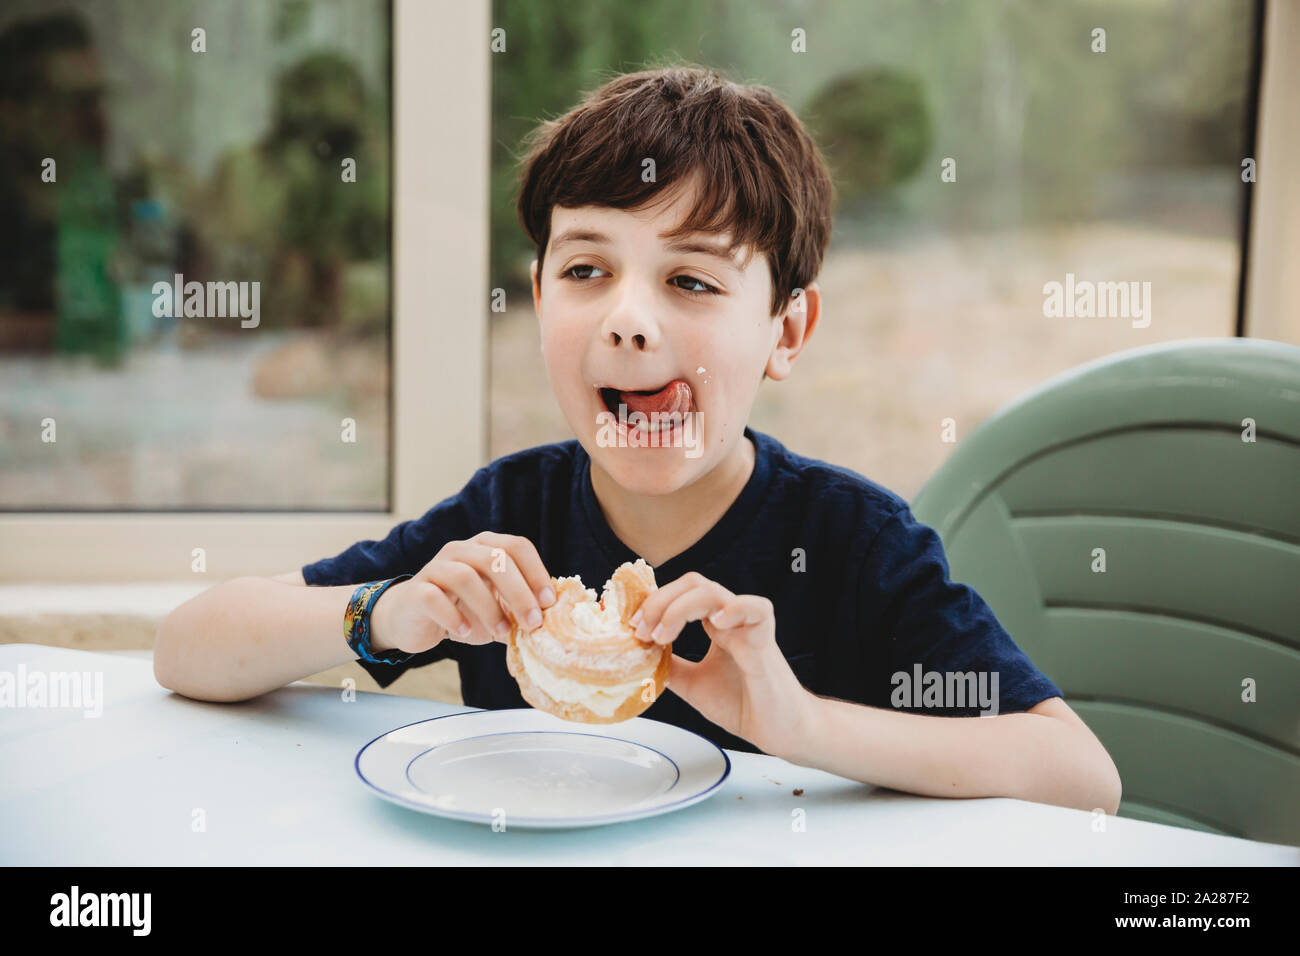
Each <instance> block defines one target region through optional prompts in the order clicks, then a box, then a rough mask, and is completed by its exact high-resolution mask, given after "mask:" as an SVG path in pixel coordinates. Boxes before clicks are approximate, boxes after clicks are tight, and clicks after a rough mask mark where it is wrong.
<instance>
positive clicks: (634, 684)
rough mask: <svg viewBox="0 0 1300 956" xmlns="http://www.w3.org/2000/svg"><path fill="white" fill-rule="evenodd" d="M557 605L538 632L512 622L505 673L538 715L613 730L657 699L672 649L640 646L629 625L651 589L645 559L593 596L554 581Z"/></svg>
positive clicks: (571, 583)
mask: <svg viewBox="0 0 1300 956" xmlns="http://www.w3.org/2000/svg"><path fill="white" fill-rule="evenodd" d="M551 587H552V589H553V590H554V591H555V603H554V604H552V605H551V606H550V607H548V608H543V609H542V623H541V626H540V627H537V628H535V629H533V630H529V629H528V628H526V627H520V626H519V624H518V622H517V621H515V619H514V615H513V614H511V613H510V612H509V611H508V610H507V611H506V617H507V618H508V619H509V621H510V623H511V631H510V638H509V645H508V646H507V649H506V667H507V668H508V669H509V671H510V675H511V676H512V677H514V679H515V680H516V681H517V682H518V683H519V693H520V694H522V695H523V698H524V700H526V701H528V703H529V704H531V705H532V706H533V707H536V708H537V709H538V710H544V711H546V712H547V713H551V714H554V715H555V716H557V717H563V718H564V719H565V720H574V721H579V722H581V723H585V724H613V723H617V722H619V721H621V720H627V719H629V718H631V717H635V716H636V715H637V714H639V713H641V712H642V711H643V710H645V709H646V708H647V707H649V706H650V705H651V704H652V703H654V702H655V701H656V700H657V699H658V698H659V695H660V694H662V693H663V690H664V684H665V682H666V681H667V679H668V665H669V663H670V661H671V659H672V648H671V647H669V646H668V645H663V644H653V643H648V642H643V641H641V640H639V639H638V638H637V637H636V628H634V627H633V626H632V625H631V624H630V623H629V620H630V619H631V617H632V615H633V614H635V613H636V612H637V609H638V608H639V607H640V606H641V602H642V601H644V600H645V599H646V597H647V596H648V595H649V594H650V592H652V591H654V590H655V589H656V588H657V587H658V585H656V584H655V576H654V571H653V569H651V567H650V565H648V564H646V563H645V561H644V560H642V559H640V558H638V559H637V560H636V562H635V563H634V562H631V561H628V562H625V563H623V564H622V565H620V566H619V567H618V568H617V569H616V570H615V571H614V573H613V575H612V576H611V577H610V579H609V581H608V582H606V584H605V588H604V590H603V592H602V593H601V596H600V599H599V601H597V599H596V592H595V591H594V590H593V589H592V588H589V587H586V586H585V585H583V583H582V578H581V577H579V576H577V575H573V576H570V577H565V578H552V579H551Z"/></svg>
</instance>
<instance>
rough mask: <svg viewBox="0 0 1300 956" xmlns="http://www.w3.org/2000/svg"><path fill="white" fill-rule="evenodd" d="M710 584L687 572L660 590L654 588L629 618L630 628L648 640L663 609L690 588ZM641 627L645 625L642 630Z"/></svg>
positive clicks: (695, 574)
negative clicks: (633, 628)
mask: <svg viewBox="0 0 1300 956" xmlns="http://www.w3.org/2000/svg"><path fill="white" fill-rule="evenodd" d="M711 583H712V582H711V581H709V579H708V578H706V577H705V576H704V575H702V574H700V573H699V572H698V571H688V572H686V573H685V574H683V575H682V576H681V577H680V578H678V579H677V580H676V581H672V582H670V583H669V584H665V585H664V586H663V587H661V588H656V589H655V590H653V591H651V592H650V593H649V594H648V595H647V596H646V599H645V600H644V601H642V602H641V606H640V607H639V608H637V612H636V613H635V614H633V615H632V617H631V618H630V620H631V622H632V626H633V627H635V628H636V629H637V636H638V637H642V638H648V637H649V636H650V632H651V631H652V630H654V628H655V626H656V625H657V624H658V623H659V619H660V618H661V617H662V616H663V613H664V608H666V607H668V605H669V604H672V603H673V601H675V600H677V598H679V597H681V596H682V595H683V594H685V593H686V592H687V591H689V590H690V589H691V588H694V587H699V586H700V585H701V584H711ZM642 625H645V626H644V628H643V627H642Z"/></svg>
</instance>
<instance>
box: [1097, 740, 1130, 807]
mask: <svg viewBox="0 0 1300 956" xmlns="http://www.w3.org/2000/svg"><path fill="white" fill-rule="evenodd" d="M1098 747H1099V748H1100V750H1101V782H1102V786H1101V795H1102V796H1101V802H1100V803H1099V804H1098V806H1099V807H1101V808H1102V809H1103V810H1105V811H1106V815H1107V816H1111V817H1113V816H1115V815H1116V814H1118V813H1119V803H1120V798H1121V797H1122V796H1123V795H1124V783H1123V781H1122V780H1120V777H1119V768H1117V767H1116V766H1115V761H1114V760H1112V759H1111V757H1110V754H1108V753H1107V752H1106V748H1105V747H1102V746H1101V744H1100V743H1098Z"/></svg>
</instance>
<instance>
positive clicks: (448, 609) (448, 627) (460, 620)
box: [421, 582, 474, 638]
mask: <svg viewBox="0 0 1300 956" xmlns="http://www.w3.org/2000/svg"><path fill="white" fill-rule="evenodd" d="M423 584H424V589H425V590H424V594H423V596H422V597H421V601H422V602H423V604H424V610H425V613H426V614H428V615H429V619H430V620H432V621H433V622H434V623H435V624H437V625H438V627H440V628H442V631H443V632H445V634H444V636H445V637H450V638H462V637H465V636H466V635H467V634H469V632H470V631H471V630H473V628H474V625H473V623H471V622H470V620H469V618H467V617H466V616H465V615H464V614H462V613H461V612H460V608H458V607H457V606H456V604H455V603H454V602H453V601H452V599H451V598H450V597H448V596H447V592H446V591H444V590H443V589H442V588H440V587H438V585H436V584H432V583H428V582H424V583H423Z"/></svg>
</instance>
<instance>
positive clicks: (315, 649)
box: [153, 571, 386, 702]
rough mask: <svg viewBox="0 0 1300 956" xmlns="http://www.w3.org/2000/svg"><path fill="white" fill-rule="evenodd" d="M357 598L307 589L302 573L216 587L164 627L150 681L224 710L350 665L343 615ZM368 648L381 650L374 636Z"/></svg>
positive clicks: (343, 591)
mask: <svg viewBox="0 0 1300 956" xmlns="http://www.w3.org/2000/svg"><path fill="white" fill-rule="evenodd" d="M355 590H356V585H352V584H345V585H342V586H340V587H307V586H306V582H304V581H303V578H302V572H301V571H291V572H288V573H287V574H281V575H277V576H276V577H274V578H261V577H242V578H235V579H233V580H230V581H226V582H225V583H223V584H218V585H217V586H215V587H212V588H209V589H208V590H206V591H204V592H203V593H202V594H199V595H197V596H195V597H193V598H191V599H190V600H189V601H186V602H185V603H184V604H182V605H181V606H180V607H178V608H176V609H175V610H174V611H172V612H171V613H170V614H168V615H167V617H165V618H164V619H163V621H162V623H161V624H160V625H159V627H158V634H157V637H156V638H155V641H154V653H153V671H154V677H155V679H156V680H157V681H158V683H159V684H161V685H162V686H163V687H166V688H167V689H168V690H174V691H176V692H177V693H179V694H184V695H185V696H186V697H193V698H195V699H197V700H212V701H226V702H229V701H238V700H247V699H249V698H251V697H256V696H258V695H259V694H264V693H266V692H268V691H271V690H275V689H276V688H277V687H283V686H284V685H285V684H289V683H292V682H293V681H296V680H301V679H302V678H304V677H309V676H311V675H312V674H318V673H320V672H321V671H323V670H328V669H329V668H331V667H337V666H338V665H340V664H346V663H348V662H350V661H355V660H356V659H357V656H356V654H354V653H353V652H352V649H351V648H350V647H348V645H347V642H346V640H345V639H344V636H343V611H344V609H345V608H346V607H347V603H348V599H349V598H351V596H352V592H353V591H355ZM382 600H383V599H382V598H381V599H380V602H381V603H382ZM373 641H374V644H375V647H376V649H377V650H384V649H386V647H385V646H383V645H382V644H381V643H380V641H379V638H378V635H373Z"/></svg>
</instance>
